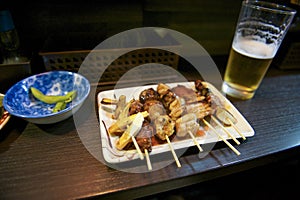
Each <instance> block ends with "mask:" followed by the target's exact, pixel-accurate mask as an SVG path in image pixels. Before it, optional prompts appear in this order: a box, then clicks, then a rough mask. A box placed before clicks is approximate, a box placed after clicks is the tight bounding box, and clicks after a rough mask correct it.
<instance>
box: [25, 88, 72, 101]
mask: <svg viewBox="0 0 300 200" xmlns="http://www.w3.org/2000/svg"><path fill="white" fill-rule="evenodd" d="M30 90H31V93H32V94H33V96H34V97H35V98H37V99H38V100H40V101H42V102H44V103H48V104H55V103H57V102H60V101H63V102H66V103H69V102H71V101H72V100H73V99H74V98H75V96H76V91H75V90H73V91H71V92H68V93H67V94H66V95H64V96H62V95H44V94H43V93H42V92H41V91H39V90H38V89H36V88H34V87H31V88H30Z"/></svg>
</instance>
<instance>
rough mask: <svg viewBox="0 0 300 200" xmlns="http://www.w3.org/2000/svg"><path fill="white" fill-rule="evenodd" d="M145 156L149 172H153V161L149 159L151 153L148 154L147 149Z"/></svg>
mask: <svg viewBox="0 0 300 200" xmlns="http://www.w3.org/2000/svg"><path fill="white" fill-rule="evenodd" d="M145 156H146V161H147V166H148V170H149V171H151V170H152V165H151V161H150V157H149V153H148V150H147V149H145Z"/></svg>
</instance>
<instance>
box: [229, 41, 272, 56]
mask: <svg viewBox="0 0 300 200" xmlns="http://www.w3.org/2000/svg"><path fill="white" fill-rule="evenodd" d="M232 48H233V49H234V50H235V51H237V52H239V53H241V54H243V55H245V56H249V57H252V58H258V59H269V58H273V57H274V56H275V53H276V45H274V44H265V43H263V42H260V41H255V40H248V39H239V40H238V41H235V42H234V43H233V45H232Z"/></svg>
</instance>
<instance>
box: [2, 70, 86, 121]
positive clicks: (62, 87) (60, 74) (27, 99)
mask: <svg viewBox="0 0 300 200" xmlns="http://www.w3.org/2000/svg"><path fill="white" fill-rule="evenodd" d="M30 87H35V88H37V89H38V90H40V91H41V92H42V93H44V94H45V95H65V94H66V93H68V92H70V91H72V90H76V91H77V95H76V97H75V99H74V100H73V101H72V102H70V103H68V104H67V106H66V108H65V109H63V110H61V111H59V112H56V113H53V112H52V109H53V107H54V106H55V104H47V103H43V102H41V101H39V100H37V99H36V98H34V97H33V95H32V94H31V92H30ZM89 92H90V83H89V81H88V80H87V79H86V78H85V77H83V76H82V75H80V74H77V73H73V72H68V71H50V72H45V73H41V74H36V75H33V76H30V77H28V78H26V79H23V80H21V81H19V82H18V83H16V84H15V85H14V86H12V87H11V88H10V89H9V90H8V91H7V92H6V94H5V97H4V99H3V106H4V108H5V109H6V110H7V111H8V112H9V113H10V114H11V115H14V116H17V117H21V118H23V119H25V120H27V121H29V122H32V123H36V124H51V123H56V122H59V121H62V120H64V119H66V118H69V117H70V116H72V114H73V113H75V112H76V111H77V110H78V109H79V108H80V107H81V105H82V104H83V102H84V100H85V99H86V98H87V96H88V94H89Z"/></svg>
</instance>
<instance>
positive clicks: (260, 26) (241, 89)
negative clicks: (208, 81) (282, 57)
mask: <svg viewBox="0 0 300 200" xmlns="http://www.w3.org/2000/svg"><path fill="white" fill-rule="evenodd" d="M295 14H296V10H294V9H291V8H288V7H285V6H283V5H278V4H275V3H270V2H263V1H243V2H242V8H241V11H240V15H239V18H238V23H237V26H236V30H235V35H234V38H233V42H232V46H231V50H230V54H229V58H228V62H227V66H226V71H225V76H224V82H223V85H222V90H223V92H225V93H226V94H227V95H229V96H232V97H235V98H239V99H251V98H252V97H253V96H254V94H255V91H256V90H257V88H258V87H259V85H260V83H261V81H262V79H263V77H264V75H265V73H266V72H267V70H268V68H269V66H270V64H271V62H272V59H273V58H274V56H275V54H276V52H277V50H278V48H279V47H280V44H281V42H282V40H283V38H284V36H285V35H286V33H287V31H288V29H289V27H290V24H291V22H292V20H293V18H294V15H295Z"/></svg>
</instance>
